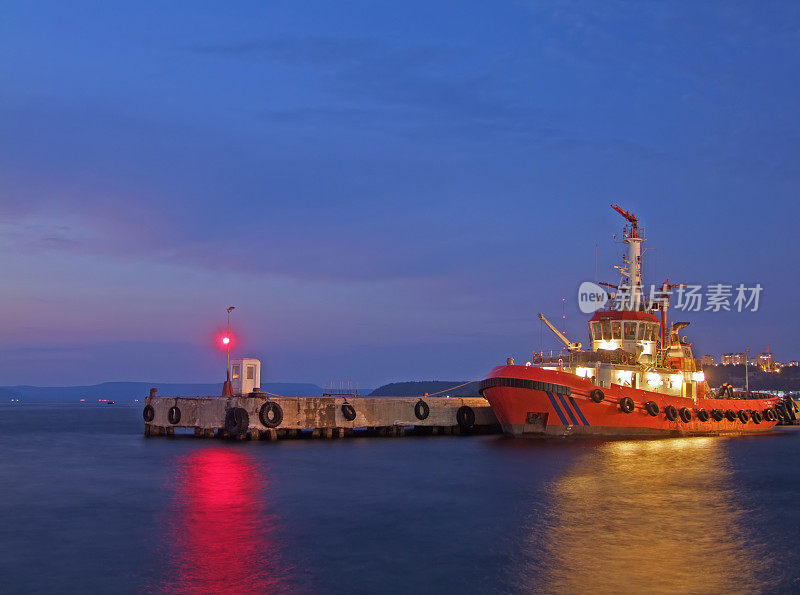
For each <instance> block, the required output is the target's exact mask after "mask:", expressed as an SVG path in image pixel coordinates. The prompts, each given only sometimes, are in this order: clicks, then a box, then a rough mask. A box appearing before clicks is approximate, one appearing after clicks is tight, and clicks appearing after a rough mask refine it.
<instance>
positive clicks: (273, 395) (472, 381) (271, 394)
mask: <svg viewBox="0 0 800 595" xmlns="http://www.w3.org/2000/svg"><path fill="white" fill-rule="evenodd" d="M481 380H483V378H476V379H475V380H470V381H468V382H464V383H463V384H457V385H455V386H451V387H449V388H446V389H444V390H440V391H437V392H435V393H427V394H426V395H420V396H426V397H433V396H436V395H441V394H442V393H446V392H450V391H451V390H455V389H457V388H461V387H462V386H467V385H468V384H473V383H475V382H480V381H481ZM261 393H262V394H265V395H269V396H270V397H278V398H280V399H289V398H290V397H287V396H286V395H276V394H275V393H271V392H269V391H265V390H262V391H261Z"/></svg>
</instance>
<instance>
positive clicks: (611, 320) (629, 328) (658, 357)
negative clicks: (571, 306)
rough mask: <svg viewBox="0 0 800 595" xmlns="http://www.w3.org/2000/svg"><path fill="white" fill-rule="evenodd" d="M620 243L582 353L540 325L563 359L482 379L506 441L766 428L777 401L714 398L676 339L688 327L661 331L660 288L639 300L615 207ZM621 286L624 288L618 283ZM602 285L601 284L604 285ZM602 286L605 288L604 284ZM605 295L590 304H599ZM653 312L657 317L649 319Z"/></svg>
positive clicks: (637, 251)
mask: <svg viewBox="0 0 800 595" xmlns="http://www.w3.org/2000/svg"><path fill="white" fill-rule="evenodd" d="M612 208H613V209H614V210H616V211H617V212H618V213H620V214H621V215H622V216H623V217H624V218H625V219H626V220H627V225H626V226H625V229H624V231H623V241H624V243H626V244H627V245H628V255H627V258H625V259H624V266H622V267H617V268H619V269H620V271H621V273H622V275H623V283H621V284H620V290H622V289H623V288H627V290H628V292H627V296H626V299H624V300H619V299H617V298H619V295H615V294H611V297H612V298H614V299H612V300H611V301H610V302H609V303H610V304H611V306H609V308H608V309H604V310H599V311H596V312H595V313H594V315H593V316H592V318H591V320H589V338H590V343H591V348H590V349H588V350H584V349H583V348H582V345H581V344H580V343H573V342H571V341H570V340H569V339H568V338H567V337H565V336H564V335H563V334H562V333H561V332H559V331H558V330H557V329H556V328H555V327H554V326H553V325H552V324H550V323H549V322H548V321H547V319H546V318H545V317H544V316H542V315H541V314H540V315H539V318H541V319H542V321H543V322H544V323H545V324H546V325H547V326H548V327H549V328H550V330H552V331H553V332H554V333H555V335H556V336H557V337H558V338H559V339H560V340H561V341H562V342H563V343H564V346H565V348H566V351H565V352H562V353H561V354H560V355H556V356H550V357H544V356H543V354H541V355H535V356H534V361H533V362H532V363H530V362H529V363H528V364H527V365H524V366H521V365H514V361H513V359H509V360H508V363H507V365H505V366H498V367H496V368H495V369H493V370H492V371H491V373H489V375H488V376H487V377H486V378H485V379H484V380H482V381H481V384H480V393H481V394H482V395H483V396H484V397H485V398H486V399H487V400H488V401H489V403H490V404H491V406H492V409H493V410H494V412H495V414H496V416H497V418H498V420H499V421H500V424H501V425H502V427H503V431H504V432H505V433H506V434H507V435H509V436H526V437H527V436H569V435H588V436H664V435H692V434H722V433H751V432H764V431H768V430H771V429H772V428H773V427H774V426H775V425H776V424H777V422H778V420H779V418H783V417H785V416H786V415H787V412H786V411H785V410H784V409H783V405H782V404H781V402H780V399H779V398H778V397H774V396H772V395H765V394H755V393H749V394H735V393H734V392H733V389H732V388H731V387H730V386H725V387H723V388H722V389H720V391H719V393H718V394H715V393H714V392H713V391H712V390H711V389H710V388H709V386H708V384H707V383H706V381H705V375H704V373H703V371H702V368H701V367H700V365H699V362H698V361H697V360H696V359H694V356H693V354H692V347H691V345H690V344H689V343H688V342H686V338H685V337H683V338H682V337H681V336H680V334H679V333H680V331H681V329H683V328H685V327H686V326H687V325H688V323H686V322H676V323H674V324H672V326H671V327H668V326H667V309H668V307H669V290H670V289H672V288H674V287H677V286H675V285H670V284H669V282H664V284H663V285H662V287H661V293H660V296H659V298H658V299H651V300H649V301H646V300H645V299H643V295H642V293H643V292H642V243H643V242H644V241H645V238H644V237H642V235H640V230H639V220H638V219H637V218H636V216H634V215H633V214H632V213H629V212H628V211H625V210H623V209H622V208H620V207H619V206H616V205H612ZM625 281H627V283H625ZM604 285H605V284H604ZM609 287H613V286H610V285H609ZM606 299H607V296H605V295H604V296H603V298H602V299H601V300H599V301H601V302H603V301H605V300H606ZM656 314H659V316H657V315H656Z"/></svg>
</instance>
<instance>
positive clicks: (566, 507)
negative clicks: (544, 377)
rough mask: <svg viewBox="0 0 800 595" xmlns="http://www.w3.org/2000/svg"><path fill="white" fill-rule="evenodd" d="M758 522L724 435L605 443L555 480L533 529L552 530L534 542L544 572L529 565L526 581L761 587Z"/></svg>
mask: <svg viewBox="0 0 800 595" xmlns="http://www.w3.org/2000/svg"><path fill="white" fill-rule="evenodd" d="M587 446H588V445H587ZM752 528H753V527H752V524H751V523H749V522H748V518H747V515H746V513H745V511H744V510H742V509H741V508H740V507H739V506H738V505H737V501H736V495H735V491H734V489H733V483H732V481H731V473H730V470H729V468H728V467H727V464H726V459H725V450H724V441H723V440H721V439H719V438H684V439H670V440H646V441H624V442H607V443H601V444H600V445H599V446H597V447H596V448H593V449H587V452H586V454H585V455H582V456H581V458H580V460H579V461H578V462H577V463H576V464H575V465H574V466H573V467H572V468H571V469H569V470H568V471H567V473H566V474H565V475H563V476H562V477H561V478H560V479H558V480H556V481H555V482H554V483H553V484H552V485H551V489H550V505H549V511H548V515H547V518H546V520H545V523H544V525H542V524H541V523H539V524H538V526H537V527H534V528H532V530H533V531H534V532H541V531H544V533H543V534H539V535H537V537H536V539H532V542H531V546H532V547H534V548H535V549H536V552H531V557H532V558H534V557H535V558H536V559H538V560H542V559H543V560H544V566H545V571H544V573H543V574H542V573H541V572H540V570H541V567H540V569H539V570H537V571H536V575H537V576H533V575H532V573H531V572H523V573H522V574H523V575H526V576H525V578H524V584H521V585H520V588H521V589H522V590H532V591H537V592H542V591H544V592H554V593H581V592H588V591H592V592H616V593H619V592H648V593H654V592H682V593H720V592H726V593H731V592H742V593H744V592H754V591H758V590H760V589H761V588H763V586H764V585H765V578H766V575H765V564H764V562H763V561H762V560H761V558H760V556H759V555H758V553H757V552H756V551H755V548H754V547H753V544H752V543H748V538H747V532H748V531H749V530H752ZM540 547H544V549H545V551H544V552H542V551H541V550H540Z"/></svg>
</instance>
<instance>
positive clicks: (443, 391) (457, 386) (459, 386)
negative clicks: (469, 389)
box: [424, 378, 483, 397]
mask: <svg viewBox="0 0 800 595" xmlns="http://www.w3.org/2000/svg"><path fill="white" fill-rule="evenodd" d="M481 380H483V379H482V378H476V379H475V380H470V381H469V382H465V383H464V384H458V385H456V386H451V387H450V388H446V389H444V390H440V391H438V392H435V393H428V394H427V395H424V396H426V397H432V396H434V395H440V394H442V393H446V392H450V391H451V390H455V389H457V388H461V387H462V386H467V385H468V384H472V383H473V382H480V381H481Z"/></svg>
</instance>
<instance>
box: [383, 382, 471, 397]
mask: <svg viewBox="0 0 800 595" xmlns="http://www.w3.org/2000/svg"><path fill="white" fill-rule="evenodd" d="M464 382H466V380H452V381H444V380H428V381H422V382H392V383H391V384H384V385H383V386H381V387H378V388H376V389H375V390H374V391H372V392H371V393H370V395H369V396H371V397H415V396H420V395H423V394H425V393H428V394H433V393H438V392H439V391H447V392H444V393H442V394H441V396H443V397H444V396H446V395H450V396H451V397H477V396H480V395H478V383H477V382H473V383H472V384H468V385H467V386H462V387H461V388H458V389H455V390H452V391H448V390H447V389H449V388H450V387H453V386H458V385H459V384H464Z"/></svg>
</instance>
